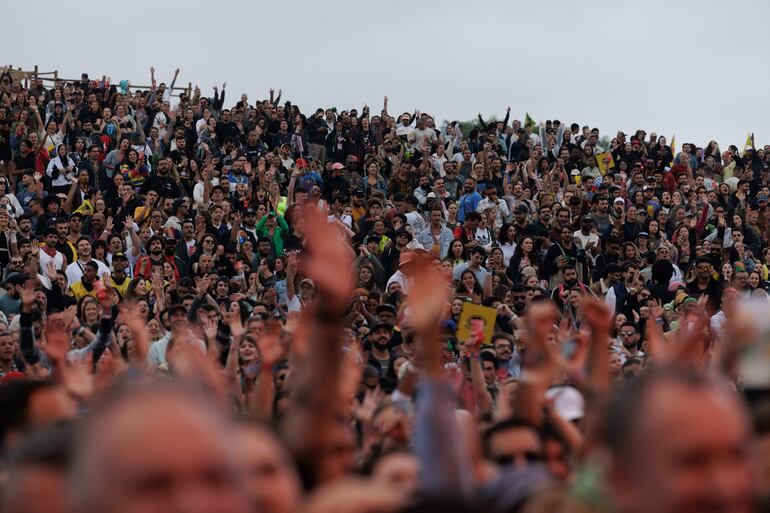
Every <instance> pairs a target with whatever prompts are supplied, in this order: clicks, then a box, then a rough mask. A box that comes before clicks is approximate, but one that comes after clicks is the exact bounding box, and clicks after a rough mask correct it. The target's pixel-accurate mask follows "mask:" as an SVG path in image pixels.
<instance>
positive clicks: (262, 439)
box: [235, 423, 301, 513]
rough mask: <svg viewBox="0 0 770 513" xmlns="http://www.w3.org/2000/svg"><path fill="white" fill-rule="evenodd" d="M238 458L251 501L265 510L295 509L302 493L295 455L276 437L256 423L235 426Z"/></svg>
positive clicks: (289, 512)
mask: <svg viewBox="0 0 770 513" xmlns="http://www.w3.org/2000/svg"><path fill="white" fill-rule="evenodd" d="M235 435H236V438H237V440H238V459H239V461H240V465H241V468H242V473H243V479H244V486H245V488H246V492H247V493H248V495H249V499H250V501H251V504H252V505H253V507H254V508H255V509H257V510H258V511H263V512H265V513H293V512H294V511H296V509H297V507H298V502H299V499H300V497H301V489H300V481H299V476H298V475H297V471H296V469H295V468H294V465H293V462H292V459H291V457H290V455H289V454H288V453H287V451H286V450H285V449H284V447H283V445H282V444H281V443H280V442H279V441H278V439H277V437H276V436H275V435H274V434H273V433H271V432H270V431H269V430H267V429H266V428H264V427H260V426H259V425H257V424H253V423H252V424H246V423H243V424H241V425H240V426H238V427H237V428H236V433H235Z"/></svg>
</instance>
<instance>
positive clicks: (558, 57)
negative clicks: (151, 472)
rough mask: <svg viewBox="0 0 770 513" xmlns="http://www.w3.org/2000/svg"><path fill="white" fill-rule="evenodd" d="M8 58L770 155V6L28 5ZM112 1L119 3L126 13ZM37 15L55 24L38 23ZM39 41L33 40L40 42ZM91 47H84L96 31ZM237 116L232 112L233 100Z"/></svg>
mask: <svg viewBox="0 0 770 513" xmlns="http://www.w3.org/2000/svg"><path fill="white" fill-rule="evenodd" d="M3 3H4V4H6V5H4V11H5V14H6V17H5V19H6V22H7V23H5V24H4V28H3V30H2V31H0V63H1V64H2V65H6V64H9V63H12V64H14V65H15V66H22V67H24V68H25V69H27V68H31V67H32V66H33V65H34V64H38V65H39V66H40V69H41V70H53V69H58V70H59V72H60V74H61V75H63V76H65V77H67V78H70V77H72V78H74V77H79V76H80V73H81V72H83V71H85V72H88V73H89V74H90V75H91V77H95V76H101V75H102V74H107V75H109V76H111V77H112V79H113V81H114V82H117V81H119V80H121V79H129V80H131V81H132V82H133V83H135V84H136V83H142V84H146V83H149V67H150V66H151V65H154V66H155V68H156V70H157V72H158V77H159V80H165V81H167V82H168V81H170V79H171V76H172V74H173V70H174V68H176V67H179V68H181V73H180V76H179V81H178V84H187V83H188V82H192V83H193V84H200V86H201V88H202V89H203V91H204V94H210V93H211V86H212V84H214V83H218V84H220V86H221V83H222V82H224V81H226V82H227V92H228V96H229V99H230V100H232V101H233V102H234V101H236V100H237V99H238V97H240V94H241V93H243V92H245V93H248V95H249V99H250V100H251V101H254V100H255V99H256V98H264V97H266V95H267V91H268V89H269V88H270V87H271V86H272V87H275V88H276V89H278V88H282V89H283V92H284V98H285V99H290V100H292V101H293V102H294V103H296V104H298V105H299V106H300V108H302V110H303V111H304V112H309V111H311V110H314V109H315V108H316V107H318V106H336V107H337V108H338V109H340V110H341V109H344V108H351V107H358V108H359V109H360V107H361V106H362V105H363V104H364V103H365V102H366V103H368V104H369V105H370V106H371V107H372V109H373V112H378V111H379V110H380V108H381V105H382V98H383V96H384V95H388V96H389V97H390V113H391V114H395V113H399V112H402V111H405V110H408V111H412V110H413V109H415V108H420V109H421V110H422V111H423V112H428V113H430V114H432V115H434V116H435V117H436V119H437V121H438V122H440V121H441V120H444V119H461V120H464V119H470V118H472V117H474V116H475V114H476V113H477V112H481V113H482V114H483V115H484V116H491V115H494V114H497V115H498V116H503V115H504V113H505V108H506V106H508V105H510V106H511V108H512V115H513V116H514V117H516V118H519V119H522V118H523V116H524V113H525V112H529V113H530V114H531V115H532V117H533V118H534V119H535V120H537V121H540V120H541V119H554V118H558V119H560V120H562V121H563V122H573V121H574V122H578V123H580V124H581V125H583V124H587V125H590V126H592V127H593V126H595V127H599V128H600V129H601V131H602V134H609V135H614V134H615V132H616V131H617V130H618V129H622V130H624V131H626V132H627V133H630V132H631V131H633V130H635V129H637V128H644V129H646V130H647V132H648V133H649V132H651V131H656V132H658V133H659V134H662V135H666V136H667V137H668V138H669V140H670V138H671V135H672V134H673V133H675V134H676V139H677V146H678V147H680V145H681V143H682V142H683V141H692V142H696V143H697V144H698V145H705V144H706V143H707V142H708V140H710V139H712V138H713V139H716V140H717V141H718V142H719V144H720V147H722V148H723V149H724V148H726V147H727V145H729V144H736V145H738V146H739V147H741V148H742V146H743V143H744V141H745V139H746V135H747V133H748V132H749V131H753V132H755V134H756V142H757V144H763V143H765V142H770V129H769V128H768V119H770V102H769V101H767V91H768V84H770V80H769V79H770V65H768V64H769V61H770V59H768V49H770V44H768V43H770V31H768V29H767V25H768V19H769V16H770V1H768V0H730V1H728V0H699V1H690V2H685V1H678V0H667V1H664V0H642V1H625V0H606V1H604V0H601V1H599V0H590V1H579V0H573V1H562V0H551V1H547V2H546V1H526V2H525V1H521V0H500V1H478V2H467V1H454V0H444V1H433V0H413V1H405V0H392V1H389V2H380V1H369V0H321V1H318V0H308V1H304V0H283V1H281V0H279V1H274V2H262V1H246V0H241V1H235V0H216V1H200V0H189V1H186V2H178V1H175V0H163V1H157V0H131V1H130V2H120V3H118V2H113V1H110V0H101V1H99V2H91V1H80V0H67V1H66V2H61V1H56V0H37V1H29V2H21V3H18V2H13V3H6V1H5V0H4V1H3ZM118 5H121V8H120V9H118V7H117V6H118ZM41 13H47V14H44V15H43V16H41ZM33 31H34V32H33ZM89 34H90V35H89ZM228 103H230V102H228Z"/></svg>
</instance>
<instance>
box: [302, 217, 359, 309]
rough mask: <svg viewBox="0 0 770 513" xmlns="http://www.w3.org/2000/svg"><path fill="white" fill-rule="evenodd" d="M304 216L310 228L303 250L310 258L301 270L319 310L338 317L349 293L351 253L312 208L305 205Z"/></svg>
mask: <svg viewBox="0 0 770 513" xmlns="http://www.w3.org/2000/svg"><path fill="white" fill-rule="evenodd" d="M304 215H305V219H306V222H307V225H308V227H309V228H310V229H309V230H308V237H307V247H308V249H309V250H310V253H311V255H312V257H311V258H308V259H304V260H303V267H304V271H305V272H306V273H307V274H308V275H309V276H310V277H311V278H313V281H314V282H315V284H316V290H317V291H318V292H319V295H320V297H321V302H322V303H321V304H322V305H323V307H324V308H327V309H328V310H330V311H332V312H334V313H340V314H341V313H343V312H344V310H345V308H346V306H347V303H348V298H349V297H350V292H351V291H352V290H353V274H352V273H351V271H350V270H351V265H352V261H353V258H352V256H353V255H352V254H353V252H352V250H351V249H350V246H349V245H348V244H347V241H343V240H341V237H340V231H339V230H338V229H337V228H335V227H334V226H333V225H331V224H330V223H329V222H328V221H327V219H326V216H325V215H322V214H321V213H320V212H319V211H318V209H317V208H316V206H315V205H311V206H308V207H307V208H306V209H305V211H304Z"/></svg>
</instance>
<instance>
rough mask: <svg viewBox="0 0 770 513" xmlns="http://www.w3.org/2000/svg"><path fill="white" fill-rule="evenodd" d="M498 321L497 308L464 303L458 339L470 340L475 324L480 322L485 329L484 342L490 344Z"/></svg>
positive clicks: (458, 328)
mask: <svg viewBox="0 0 770 513" xmlns="http://www.w3.org/2000/svg"><path fill="white" fill-rule="evenodd" d="M496 321H497V310H496V309H494V308H490V307H488V306H481V305H476V304H473V303H471V302H466V303H463V310H462V312H460V322H459V323H458V326H457V340H465V341H469V340H470V339H471V332H472V331H473V324H474V323H479V322H480V323H481V326H482V329H483V331H484V344H485V345H488V344H490V343H491V342H492V334H493V333H494V331H495V322H496Z"/></svg>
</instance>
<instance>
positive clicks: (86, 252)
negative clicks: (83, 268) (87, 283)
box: [75, 237, 91, 260]
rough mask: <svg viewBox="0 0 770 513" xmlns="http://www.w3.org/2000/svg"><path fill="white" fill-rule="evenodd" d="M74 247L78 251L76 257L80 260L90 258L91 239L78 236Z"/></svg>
mask: <svg viewBox="0 0 770 513" xmlns="http://www.w3.org/2000/svg"><path fill="white" fill-rule="evenodd" d="M75 249H76V250H77V252H78V258H80V259H81V260H87V259H89V258H91V239H89V238H88V237H80V238H79V239H78V240H77V242H76V243H75Z"/></svg>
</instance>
